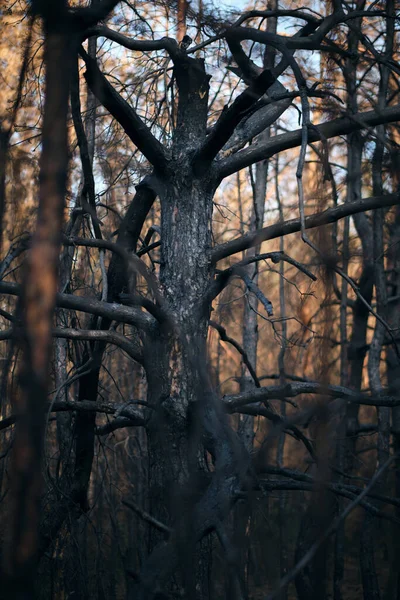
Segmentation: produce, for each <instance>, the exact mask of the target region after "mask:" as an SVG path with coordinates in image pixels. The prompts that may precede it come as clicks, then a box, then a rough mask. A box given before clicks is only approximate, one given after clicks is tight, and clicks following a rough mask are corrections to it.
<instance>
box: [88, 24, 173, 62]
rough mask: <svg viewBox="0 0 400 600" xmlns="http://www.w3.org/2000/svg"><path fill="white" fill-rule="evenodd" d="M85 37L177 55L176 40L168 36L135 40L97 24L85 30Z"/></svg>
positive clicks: (136, 49) (128, 47) (143, 50)
mask: <svg viewBox="0 0 400 600" xmlns="http://www.w3.org/2000/svg"><path fill="white" fill-rule="evenodd" d="M84 35H85V38H88V37H91V36H97V37H105V38H107V39H108V40H111V41H112V42H116V43H117V44H119V45H120V46H123V47H124V48H127V49H128V50H133V51H135V52H151V51H153V50H166V51H167V52H168V54H169V55H170V56H171V58H176V57H178V56H179V54H180V53H179V47H178V43H177V42H176V40H174V39H173V38H169V37H163V38H161V39H159V40H136V39H133V38H128V37H126V36H125V35H122V33H119V32H118V31H113V30H112V29H110V28H109V27H106V26H105V25H103V26H98V27H93V28H92V29H89V30H87V31H85V34H84Z"/></svg>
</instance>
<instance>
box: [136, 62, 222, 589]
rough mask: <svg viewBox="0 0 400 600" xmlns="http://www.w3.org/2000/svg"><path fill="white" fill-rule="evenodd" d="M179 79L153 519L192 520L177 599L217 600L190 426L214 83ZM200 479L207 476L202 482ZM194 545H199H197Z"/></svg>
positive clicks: (187, 69)
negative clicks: (203, 158)
mask: <svg viewBox="0 0 400 600" xmlns="http://www.w3.org/2000/svg"><path fill="white" fill-rule="evenodd" d="M176 71H177V69H176ZM175 75H176V77H177V82H178V86H179V89H180V98H179V107H178V122H177V127H176V131H175V136H174V141H173V148H172V155H173V158H172V160H171V162H170V163H169V169H168V172H167V173H166V174H165V175H163V176H160V177H159V189H160V192H159V195H160V201H161V239H162V250H161V267H160V281H161V286H162V290H161V293H162V296H163V298H164V300H165V306H164V307H163V308H164V309H165V311H166V312H168V314H169V316H168V317H167V318H166V320H165V322H164V326H163V327H161V331H160V330H158V331H157V333H155V334H154V335H153V336H149V337H148V339H147V340H146V341H145V352H144V359H145V361H144V365H145V369H146V375H147V381H148V402H149V404H150V405H151V406H152V408H153V409H154V410H153V411H152V413H151V415H152V416H151V419H150V423H149V426H148V429H147V432H148V448H149V479H150V481H149V487H150V489H149V497H150V502H151V504H150V510H151V514H152V515H153V516H155V517H156V518H158V519H159V520H160V521H162V522H164V523H165V524H169V525H171V524H173V523H174V521H176V520H178V519H181V518H182V516H183V517H184V518H185V517H187V519H185V522H186V524H187V527H188V529H187V530H186V531H182V536H183V537H184V538H185V541H184V542H183V539H182V543H184V544H185V549H184V551H182V553H179V548H178V553H179V563H180V565H181V569H180V571H181V572H180V573H179V572H178V573H177V577H175V578H174V581H173V582H171V581H170V582H169V583H168V582H166V584H167V587H168V589H169V592H170V593H171V592H172V593H173V592H174V590H175V591H176V593H177V597H179V593H180V591H181V589H182V587H184V588H185V591H186V594H189V596H190V597H191V598H209V589H208V571H209V567H210V558H211V555H207V554H208V553H207V550H204V548H205V547H206V546H205V544H203V546H202V550H201V552H200V554H199V552H198V551H197V552H194V553H193V554H192V555H191V552H190V549H191V544H190V541H191V539H190V538H191V532H190V531H189V528H190V525H191V518H190V512H191V510H192V508H193V505H194V503H195V501H196V493H195V491H194V488H196V487H197V486H199V487H200V488H201V487H202V483H201V482H202V481H203V480H204V475H206V473H205V464H204V459H203V454H202V452H201V442H200V439H199V436H196V427H195V425H196V424H195V423H191V422H190V421H191V420H190V414H191V413H192V412H193V410H192V408H193V407H194V406H195V405H196V403H197V402H199V401H201V392H202V391H203V390H204V384H203V381H202V379H203V375H202V373H204V368H205V361H206V336H207V327H208V320H209V314H208V310H207V309H206V310H204V307H203V305H202V298H203V297H204V294H205V292H206V289H207V286H208V285H209V282H210V276H211V269H212V267H211V263H210V261H209V259H208V257H209V251H210V248H211V217H212V198H213V195H214V191H215V187H216V182H215V180H214V178H213V175H212V173H211V171H210V170H207V169H205V173H200V174H197V175H196V174H195V173H194V172H193V167H192V159H193V155H194V152H195V149H196V146H197V145H198V144H199V143H200V142H201V141H202V140H203V139H204V137H205V132H206V118H207V98H208V79H209V78H208V76H207V75H206V73H205V70H204V64H203V61H201V60H195V59H187V60H186V61H185V62H184V64H183V66H182V71H181V72H176V73H175ZM197 361H198V362H197ZM197 367H199V368H197ZM194 472H198V473H199V475H200V476H199V479H197V477H195V476H194V475H193V473H194ZM202 472H203V474H202ZM189 489H190V497H189V494H188V490H189ZM199 491H200V490H199ZM193 535H194V534H193ZM159 541H160V535H159V534H158V532H156V531H154V530H153V531H152V532H151V535H150V550H152V549H153V548H154V547H155V546H156V545H157V543H158V542H159ZM192 541H193V543H194V539H193V540H192ZM188 542H189V543H188ZM178 546H179V544H178ZM192 549H194V545H193V546H192ZM192 572H193V573H196V576H195V577H191V576H190V573H192ZM160 585H161V586H162V582H161V581H160ZM189 596H188V597H189ZM148 597H151V595H150V594H149V596H148Z"/></svg>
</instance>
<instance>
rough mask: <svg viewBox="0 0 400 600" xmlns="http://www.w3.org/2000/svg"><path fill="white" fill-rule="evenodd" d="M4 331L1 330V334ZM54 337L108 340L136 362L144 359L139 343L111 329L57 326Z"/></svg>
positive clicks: (107, 341) (108, 342)
mask: <svg viewBox="0 0 400 600" xmlns="http://www.w3.org/2000/svg"><path fill="white" fill-rule="evenodd" d="M2 333H3V332H0V336H1V334H2ZM53 337H58V338H66V339H69V340H87V341H91V340H94V341H101V342H106V343H107V344H114V345H115V346H118V347H119V348H121V350H124V352H126V353H127V354H128V356H130V357H131V358H133V360H135V361H136V362H139V363H141V362H142V361H143V356H142V353H141V351H140V348H139V347H138V346H137V344H134V343H132V342H131V341H129V339H128V338H127V337H125V336H124V335H122V333H119V332H118V331H113V330H111V329H108V330H102V329H71V328H69V327H65V328H64V327H55V328H54V329H53ZM0 339H1V338H0Z"/></svg>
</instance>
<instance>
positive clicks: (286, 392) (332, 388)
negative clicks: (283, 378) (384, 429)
mask: <svg viewBox="0 0 400 600" xmlns="http://www.w3.org/2000/svg"><path fill="white" fill-rule="evenodd" d="M301 394H316V395H321V396H329V397H332V398H343V399H346V400H347V401H349V402H354V403H356V404H364V405H367V406H400V397H398V396H385V395H384V394H382V395H377V394H376V395H373V396H367V395H366V394H362V393H360V392H355V391H353V390H350V389H349V388H345V387H343V386H340V385H323V384H321V383H318V382H296V383H287V384H285V385H272V386H268V387H263V388H259V389H258V390H252V391H250V392H242V393H241V394H234V395H231V396H224V397H223V399H222V401H223V403H224V405H225V406H226V407H227V408H228V409H229V411H230V412H234V411H235V409H237V408H240V407H242V406H246V405H247V404H252V403H255V402H265V401H267V400H280V399H282V398H283V399H284V398H293V397H296V396H300V395H301Z"/></svg>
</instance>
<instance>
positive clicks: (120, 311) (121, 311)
mask: <svg viewBox="0 0 400 600" xmlns="http://www.w3.org/2000/svg"><path fill="white" fill-rule="evenodd" d="M20 293H21V286H19V285H18V284H17V283H11V282H5V281H2V282H0V294H10V295H12V296H19V295H20ZM56 301H57V306H58V307H60V308H68V309H71V310H77V311H80V312H84V313H90V314H92V315H97V316H99V317H104V318H106V319H110V320H111V321H121V322H122V323H127V324H128V325H134V326H135V327H138V328H139V329H142V330H143V331H152V330H153V329H154V327H155V326H156V323H157V322H156V320H155V319H154V318H153V317H151V316H150V315H147V314H146V313H144V312H142V311H141V310H139V309H137V308H133V307H127V306H123V305H122V304H112V303H110V302H101V301H100V300H96V299H94V298H81V297H79V296H73V295H72V294H57V298H56Z"/></svg>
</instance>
